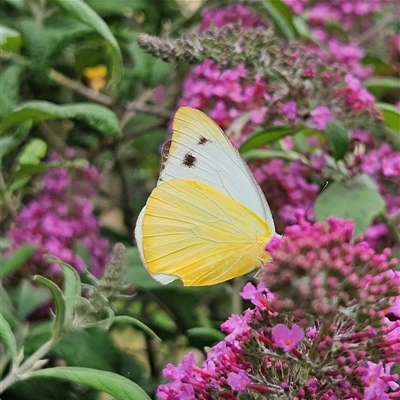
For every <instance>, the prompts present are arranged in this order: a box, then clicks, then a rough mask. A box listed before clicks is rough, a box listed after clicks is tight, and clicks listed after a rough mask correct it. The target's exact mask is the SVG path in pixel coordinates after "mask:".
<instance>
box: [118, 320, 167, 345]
mask: <svg viewBox="0 0 400 400" xmlns="http://www.w3.org/2000/svg"><path fill="white" fill-rule="evenodd" d="M112 322H113V323H120V324H129V325H132V326H133V327H135V328H138V329H140V330H141V331H143V332H144V333H146V334H148V335H149V336H151V337H153V338H154V339H158V340H161V339H160V338H159V337H158V336H157V335H156V333H155V332H154V331H152V330H151V329H150V328H149V327H148V326H147V325H145V324H144V323H143V322H140V321H139V320H138V319H136V318H133V317H129V316H127V315H118V316H115V317H113V318H112Z"/></svg>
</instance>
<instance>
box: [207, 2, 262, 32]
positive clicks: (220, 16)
mask: <svg viewBox="0 0 400 400" xmlns="http://www.w3.org/2000/svg"><path fill="white" fill-rule="evenodd" d="M230 24H240V25H242V26H243V27H245V28H262V27H264V24H263V23H262V22H261V20H260V18H259V17H258V16H257V15H255V14H253V13H252V12H250V11H249V10H248V9H247V8H245V7H243V6H242V5H240V4H231V5H228V6H226V7H224V8H220V9H210V8H208V9H204V10H203V11H202V13H201V24H200V30H201V31H205V30H206V29H209V28H212V27H213V26H215V27H216V28H221V27H222V26H226V25H230Z"/></svg>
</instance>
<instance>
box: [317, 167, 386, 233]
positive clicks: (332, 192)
mask: <svg viewBox="0 0 400 400" xmlns="http://www.w3.org/2000/svg"><path fill="white" fill-rule="evenodd" d="M384 208H385V201H384V200H383V198H382V196H381V195H380V194H379V193H378V190H377V188H376V185H375V183H374V182H373V181H372V179H371V178H370V177H369V176H367V175H357V176H355V177H353V178H351V179H349V180H347V181H346V182H334V183H332V184H330V185H328V187H327V188H326V189H325V190H324V191H323V192H322V193H321V194H320V195H319V196H318V198H317V200H316V201H315V218H316V220H317V221H324V220H326V219H327V218H328V217H329V216H336V217H340V218H345V219H352V220H353V221H354V223H355V226H356V229H355V233H356V234H358V233H362V232H364V231H365V230H366V229H367V227H368V226H369V224H370V223H371V221H372V219H373V218H374V217H376V216H377V215H378V214H379V213H380V212H382V211H383V210H384Z"/></svg>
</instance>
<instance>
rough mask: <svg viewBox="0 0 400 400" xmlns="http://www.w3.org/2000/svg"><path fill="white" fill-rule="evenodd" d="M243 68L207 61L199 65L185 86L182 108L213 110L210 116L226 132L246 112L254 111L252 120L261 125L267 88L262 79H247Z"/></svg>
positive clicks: (241, 66)
mask: <svg viewBox="0 0 400 400" xmlns="http://www.w3.org/2000/svg"><path fill="white" fill-rule="evenodd" d="M246 76H247V71H246V69H245V68H244V66H243V65H238V66H237V67H236V68H234V69H227V70H224V71H221V69H220V68H219V67H218V66H217V65H216V64H215V63H213V62H212V61H210V60H207V61H205V62H204V63H202V64H200V65H198V66H196V67H195V68H194V69H193V71H192V73H191V74H190V75H189V76H188V77H187V79H186V80H185V82H184V85H183V98H182V99H181V100H180V102H179V106H190V107H194V108H198V109H202V110H210V111H209V112H208V115H209V116H210V117H211V118H212V119H213V120H214V121H215V122H216V123H217V124H218V125H219V126H220V127H221V128H223V129H226V128H228V127H229V125H230V124H231V122H232V121H234V120H235V119H236V118H237V117H239V116H240V115H241V114H242V113H243V112H244V111H248V110H250V111H251V116H250V120H251V121H252V122H253V123H254V124H260V123H261V122H262V121H263V120H264V115H265V112H266V108H265V98H264V95H265V93H266V85H265V83H263V82H262V81H261V78H260V77H257V78H256V79H255V80H248V79H246Z"/></svg>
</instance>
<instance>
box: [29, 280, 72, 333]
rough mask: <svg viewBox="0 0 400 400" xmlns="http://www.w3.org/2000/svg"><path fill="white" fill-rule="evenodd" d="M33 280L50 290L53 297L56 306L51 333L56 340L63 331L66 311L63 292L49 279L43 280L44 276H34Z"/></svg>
mask: <svg viewBox="0 0 400 400" xmlns="http://www.w3.org/2000/svg"><path fill="white" fill-rule="evenodd" d="M33 279H34V280H35V281H37V282H39V283H40V284H41V285H43V286H45V287H47V289H49V290H50V292H51V294H52V296H53V300H54V304H55V306H56V311H55V319H54V323H53V326H52V331H53V335H54V336H55V337H56V338H58V337H59V336H60V335H61V334H62V332H63V329H64V324H65V317H66V309H67V305H66V301H65V298H64V295H63V292H62V291H61V289H60V288H59V287H58V286H57V285H56V284H55V283H54V282H52V281H51V280H50V279H47V278H45V277H44V276H40V275H35V276H34V277H33Z"/></svg>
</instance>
